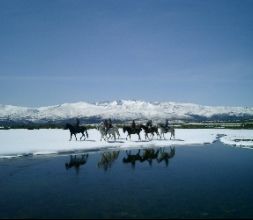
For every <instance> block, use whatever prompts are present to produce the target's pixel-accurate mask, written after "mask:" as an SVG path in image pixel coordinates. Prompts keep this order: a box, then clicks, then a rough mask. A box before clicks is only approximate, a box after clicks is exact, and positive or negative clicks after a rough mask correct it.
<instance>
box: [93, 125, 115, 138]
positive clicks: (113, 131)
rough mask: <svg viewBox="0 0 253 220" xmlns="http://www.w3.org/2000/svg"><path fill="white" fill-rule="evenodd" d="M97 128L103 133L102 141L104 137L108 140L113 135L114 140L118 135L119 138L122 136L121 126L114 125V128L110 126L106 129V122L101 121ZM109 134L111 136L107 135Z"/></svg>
mask: <svg viewBox="0 0 253 220" xmlns="http://www.w3.org/2000/svg"><path fill="white" fill-rule="evenodd" d="M97 129H98V130H99V131H100V134H101V138H100V141H102V139H104V140H105V141H108V140H109V139H110V138H112V137H113V138H114V141H115V140H116V135H117V136H118V138H119V137H120V134H119V128H118V127H116V126H113V127H112V128H109V129H108V130H106V128H105V126H104V124H103V123H100V124H99V125H98V126H97ZM107 135H109V136H107Z"/></svg>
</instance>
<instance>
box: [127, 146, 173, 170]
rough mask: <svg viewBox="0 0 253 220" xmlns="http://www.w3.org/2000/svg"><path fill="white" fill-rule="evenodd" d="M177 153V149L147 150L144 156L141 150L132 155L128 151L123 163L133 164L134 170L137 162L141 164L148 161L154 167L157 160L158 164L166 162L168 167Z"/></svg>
mask: <svg viewBox="0 0 253 220" xmlns="http://www.w3.org/2000/svg"><path fill="white" fill-rule="evenodd" d="M175 153H176V151H175V147H170V148H159V149H158V150H154V149H145V150H143V153H142V154H141V151H140V150H138V152H137V153H136V154H132V153H131V151H126V155H127V157H124V158H123V163H131V165H132V168H135V164H136V161H139V162H141V163H143V162H144V161H148V163H149V165H150V166H152V162H153V160H156V161H157V163H161V162H162V161H164V162H165V165H166V167H167V166H168V164H169V159H171V158H172V157H174V156H175Z"/></svg>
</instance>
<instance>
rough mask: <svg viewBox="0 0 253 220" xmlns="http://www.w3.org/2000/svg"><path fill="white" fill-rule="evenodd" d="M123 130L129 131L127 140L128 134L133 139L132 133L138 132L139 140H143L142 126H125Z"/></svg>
mask: <svg viewBox="0 0 253 220" xmlns="http://www.w3.org/2000/svg"><path fill="white" fill-rule="evenodd" d="M123 132H124V133H125V132H127V136H126V140H127V137H128V136H129V138H130V140H131V134H137V135H138V137H139V140H141V137H140V133H141V127H140V126H136V127H135V128H132V127H130V126H123Z"/></svg>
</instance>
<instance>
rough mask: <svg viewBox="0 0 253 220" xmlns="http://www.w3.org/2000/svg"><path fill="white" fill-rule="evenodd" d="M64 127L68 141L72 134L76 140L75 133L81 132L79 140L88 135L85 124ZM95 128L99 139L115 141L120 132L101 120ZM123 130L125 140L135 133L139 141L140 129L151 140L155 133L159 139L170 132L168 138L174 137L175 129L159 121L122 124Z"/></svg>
mask: <svg viewBox="0 0 253 220" xmlns="http://www.w3.org/2000/svg"><path fill="white" fill-rule="evenodd" d="M65 129H69V131H70V141H71V140H72V136H73V135H74V136H75V138H76V140H77V137H76V134H78V133H81V134H82V136H81V137H80V140H82V138H83V139H84V140H85V139H87V138H88V137H89V134H88V128H87V127H86V126H79V125H78V126H74V125H71V124H69V123H68V124H66V126H65ZM96 129H97V130H98V131H99V132H100V135H101V138H100V141H102V140H105V141H109V140H110V139H112V138H113V139H114V141H116V139H119V138H120V133H119V127H117V126H115V125H113V126H111V127H109V128H108V127H106V126H105V124H104V123H103V122H101V123H100V124H98V125H97V126H96ZM122 129H123V132H124V133H126V134H127V136H126V140H127V139H128V138H129V139H130V140H131V135H137V136H138V139H139V141H141V137H140V134H141V131H142V130H143V131H144V135H145V140H147V139H148V140H152V139H153V138H154V135H155V134H156V135H157V138H158V137H159V138H160V139H162V138H163V139H165V134H166V133H170V134H171V136H170V140H171V138H172V137H173V138H175V129H174V127H172V126H168V125H167V124H166V123H165V124H163V123H159V124H157V125H154V126H153V125H152V126H147V125H143V124H139V125H136V126H135V127H133V126H130V125H124V126H123V127H122ZM149 135H151V138H150V137H149Z"/></svg>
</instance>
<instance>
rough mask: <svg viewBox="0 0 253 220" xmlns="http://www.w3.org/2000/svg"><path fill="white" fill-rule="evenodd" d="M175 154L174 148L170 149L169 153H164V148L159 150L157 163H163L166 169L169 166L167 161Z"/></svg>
mask: <svg viewBox="0 0 253 220" xmlns="http://www.w3.org/2000/svg"><path fill="white" fill-rule="evenodd" d="M175 154H176V150H175V147H171V148H170V152H167V151H165V148H161V151H160V152H159V156H158V158H157V162H158V163H161V162H162V161H164V162H165V165H166V167H167V166H168V165H169V159H170V158H172V157H174V156H175Z"/></svg>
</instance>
